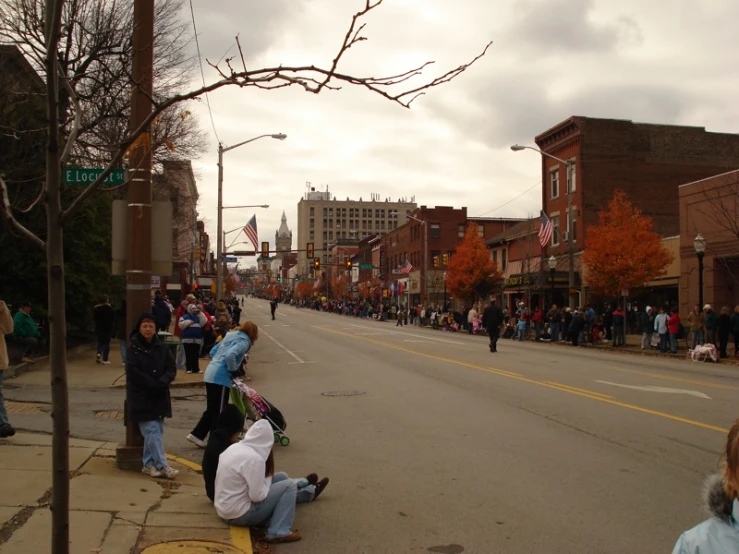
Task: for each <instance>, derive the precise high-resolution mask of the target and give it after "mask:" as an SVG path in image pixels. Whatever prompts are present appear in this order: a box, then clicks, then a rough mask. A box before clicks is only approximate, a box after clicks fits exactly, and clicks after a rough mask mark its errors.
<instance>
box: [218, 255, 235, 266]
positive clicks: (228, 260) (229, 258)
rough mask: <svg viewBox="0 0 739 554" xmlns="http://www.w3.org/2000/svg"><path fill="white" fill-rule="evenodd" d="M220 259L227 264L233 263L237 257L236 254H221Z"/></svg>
mask: <svg viewBox="0 0 739 554" xmlns="http://www.w3.org/2000/svg"><path fill="white" fill-rule="evenodd" d="M221 260H222V261H224V262H226V263H227V264H235V263H236V262H238V261H239V259H238V258H237V257H236V256H223V257H222V258H221Z"/></svg>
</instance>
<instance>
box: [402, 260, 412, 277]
mask: <svg viewBox="0 0 739 554" xmlns="http://www.w3.org/2000/svg"><path fill="white" fill-rule="evenodd" d="M411 271H413V266H412V265H411V262H409V261H408V258H406V259H405V263H404V264H403V267H401V268H400V272H401V273H403V274H406V275H407V274H408V273H410V272H411Z"/></svg>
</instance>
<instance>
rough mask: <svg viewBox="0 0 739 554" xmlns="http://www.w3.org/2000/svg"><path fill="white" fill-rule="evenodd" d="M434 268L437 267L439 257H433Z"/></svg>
mask: <svg viewBox="0 0 739 554" xmlns="http://www.w3.org/2000/svg"><path fill="white" fill-rule="evenodd" d="M434 267H439V256H434Z"/></svg>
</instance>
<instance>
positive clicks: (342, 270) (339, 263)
mask: <svg viewBox="0 0 739 554" xmlns="http://www.w3.org/2000/svg"><path fill="white" fill-rule="evenodd" d="M358 250H359V241H357V240H355V239H339V240H337V241H336V242H334V243H333V244H331V245H330V246H329V250H328V252H329V255H330V257H331V258H330V259H332V260H333V261H332V262H330V263H328V264H326V266H325V267H324V270H323V272H324V276H325V281H326V282H327V283H331V282H333V280H334V279H336V278H337V277H338V276H341V278H342V280H345V281H344V282H345V283H350V282H351V278H352V276H351V272H350V271H349V270H348V269H347V268H346V262H347V261H349V260H351V259H352V257H353V256H354V254H356V253H357V251H358Z"/></svg>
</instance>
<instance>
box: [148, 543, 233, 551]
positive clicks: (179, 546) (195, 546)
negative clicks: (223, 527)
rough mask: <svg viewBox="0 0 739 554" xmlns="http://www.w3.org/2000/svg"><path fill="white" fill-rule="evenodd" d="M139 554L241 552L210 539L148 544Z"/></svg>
mask: <svg viewBox="0 0 739 554" xmlns="http://www.w3.org/2000/svg"><path fill="white" fill-rule="evenodd" d="M141 554H243V553H242V551H241V550H239V549H238V548H234V547H233V546H230V545H228V544H223V543H220V542H210V541H172V542H162V543H159V544H154V545H152V546H148V547H146V548H144V549H143V550H142V551H141Z"/></svg>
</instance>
